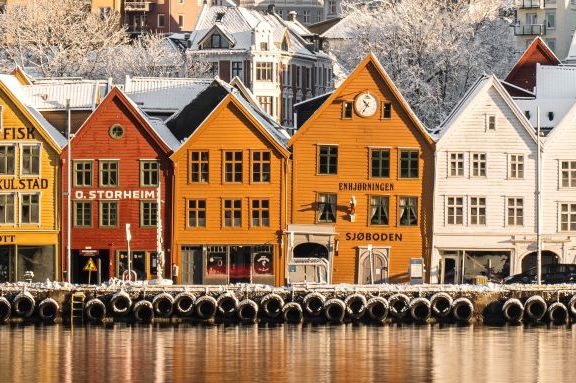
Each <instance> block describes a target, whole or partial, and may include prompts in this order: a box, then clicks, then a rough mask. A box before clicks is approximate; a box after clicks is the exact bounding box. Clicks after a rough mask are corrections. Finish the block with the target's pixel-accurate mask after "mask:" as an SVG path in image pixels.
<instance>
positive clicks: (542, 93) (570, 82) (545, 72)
mask: <svg viewBox="0 0 576 383" xmlns="http://www.w3.org/2000/svg"><path fill="white" fill-rule="evenodd" d="M536 96H537V98H539V99H542V98H546V99H551V98H575V97H576V67H573V66H562V65H561V66H550V65H537V66H536Z"/></svg>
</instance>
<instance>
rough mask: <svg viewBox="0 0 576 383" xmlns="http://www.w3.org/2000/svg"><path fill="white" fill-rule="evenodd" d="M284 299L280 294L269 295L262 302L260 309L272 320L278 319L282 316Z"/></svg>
mask: <svg viewBox="0 0 576 383" xmlns="http://www.w3.org/2000/svg"><path fill="white" fill-rule="evenodd" d="M283 307H284V299H282V297H281V296H280V295H278V294H274V293H271V294H267V295H265V296H264V297H263V298H262V300H261V301H260V309H261V310H262V312H263V313H264V315H266V316H267V317H268V318H270V319H275V318H278V316H280V315H281V314H282V308H283Z"/></svg>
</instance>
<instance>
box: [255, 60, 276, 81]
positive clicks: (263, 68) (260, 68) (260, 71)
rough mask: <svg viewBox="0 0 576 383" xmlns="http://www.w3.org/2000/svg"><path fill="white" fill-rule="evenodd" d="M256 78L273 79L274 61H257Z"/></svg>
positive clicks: (261, 79)
mask: <svg viewBox="0 0 576 383" xmlns="http://www.w3.org/2000/svg"><path fill="white" fill-rule="evenodd" d="M256 80H257V81H272V63H271V62H257V63H256Z"/></svg>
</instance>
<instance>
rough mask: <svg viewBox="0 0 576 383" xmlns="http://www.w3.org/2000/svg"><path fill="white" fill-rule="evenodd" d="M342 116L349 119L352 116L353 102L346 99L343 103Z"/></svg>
mask: <svg viewBox="0 0 576 383" xmlns="http://www.w3.org/2000/svg"><path fill="white" fill-rule="evenodd" d="M342 118H345V119H349V118H352V102H351V101H344V102H343V103H342Z"/></svg>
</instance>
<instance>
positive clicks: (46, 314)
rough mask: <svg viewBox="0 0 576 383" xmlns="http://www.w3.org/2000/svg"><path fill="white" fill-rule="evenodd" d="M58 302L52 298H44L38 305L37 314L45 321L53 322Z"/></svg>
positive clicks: (56, 314)
mask: <svg viewBox="0 0 576 383" xmlns="http://www.w3.org/2000/svg"><path fill="white" fill-rule="evenodd" d="M59 308H60V306H58V303H57V302H56V301H55V300H54V299H52V298H46V299H44V300H43V301H42V302H40V304H39V305H38V316H39V317H40V319H42V320H43V321H44V322H45V323H54V321H55V320H56V317H57V316H58V309H59Z"/></svg>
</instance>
